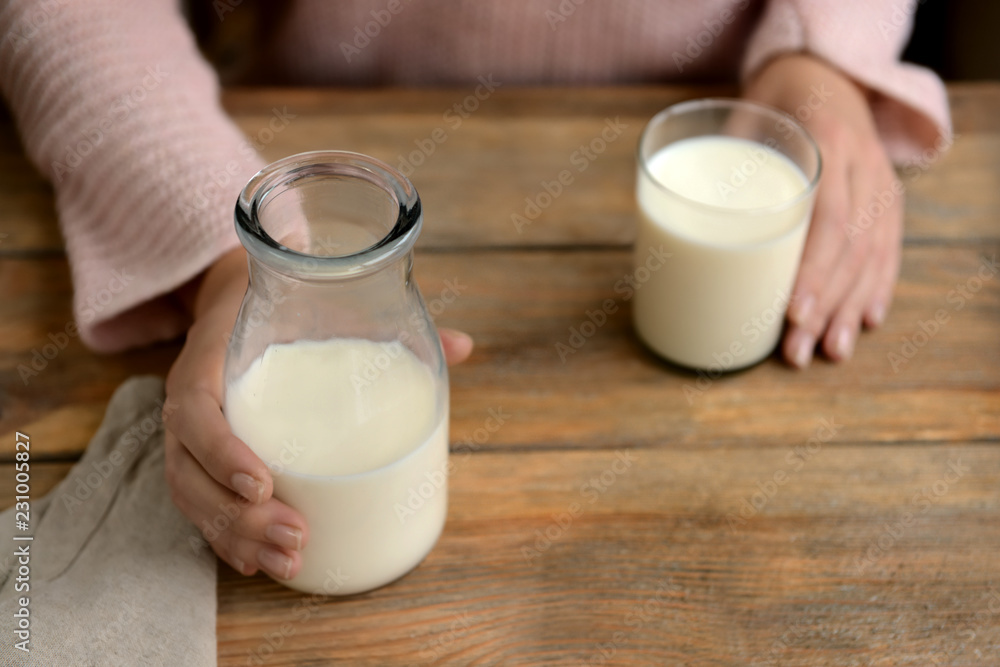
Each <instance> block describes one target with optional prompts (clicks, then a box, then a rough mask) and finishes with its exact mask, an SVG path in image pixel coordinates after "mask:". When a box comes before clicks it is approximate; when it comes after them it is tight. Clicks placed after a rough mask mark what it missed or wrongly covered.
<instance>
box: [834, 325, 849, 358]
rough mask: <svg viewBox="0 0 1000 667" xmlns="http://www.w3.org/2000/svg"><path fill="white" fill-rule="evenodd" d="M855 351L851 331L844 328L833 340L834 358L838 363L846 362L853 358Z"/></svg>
mask: <svg viewBox="0 0 1000 667" xmlns="http://www.w3.org/2000/svg"><path fill="white" fill-rule="evenodd" d="M853 351H854V341H853V339H852V337H851V331H850V329H848V328H847V327H843V328H841V329H840V331H838V332H837V335H836V337H835V338H834V339H833V356H834V357H836V359H837V360H838V361H846V360H847V359H850V358H851V352H853Z"/></svg>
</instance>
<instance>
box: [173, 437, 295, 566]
mask: <svg viewBox="0 0 1000 667" xmlns="http://www.w3.org/2000/svg"><path fill="white" fill-rule="evenodd" d="M175 456H176V461H175V462H174V464H173V466H172V468H173V474H174V475H176V478H177V479H179V480H183V482H184V484H183V490H182V491H181V492H180V493H179V494H178V495H181V496H183V500H182V502H185V503H186V504H187V505H188V506H189V507H191V508H193V510H192V514H196V515H197V517H196V522H195V523H196V525H197V526H198V527H199V528H200V529H201V530H202V532H203V533H204V532H208V531H209V530H210V529H211V530H214V531H215V532H219V533H222V532H225V531H230V530H231V531H234V532H235V533H236V534H237V535H240V536H241V537H244V538H247V539H251V540H257V541H259V542H269V543H271V544H272V545H274V546H279V547H283V548H285V549H288V550H289V551H300V550H302V548H303V547H304V546H305V545H306V543H307V542H308V539H309V533H308V524H307V523H306V521H305V519H304V518H303V517H302V515H301V514H299V513H298V512H297V511H295V510H294V509H293V508H291V507H289V506H288V505H286V504H285V503H283V502H281V501H280V500H278V499H277V498H271V499H270V500H268V501H267V502H265V503H263V504H260V505H254V504H251V503H250V502H249V501H247V500H246V499H245V498H243V497H242V496H238V495H236V494H234V493H233V492H232V491H230V490H229V489H227V488H226V487H224V486H222V485H220V484H219V483H218V482H216V481H215V480H214V479H212V478H211V477H209V476H208V474H207V473H206V472H205V471H204V470H203V469H202V468H201V466H200V465H198V462H197V461H196V460H195V459H194V457H193V456H191V454H190V453H189V452H188V451H187V450H186V449H184V448H183V447H182V448H181V451H179V452H177V453H176V455H175Z"/></svg>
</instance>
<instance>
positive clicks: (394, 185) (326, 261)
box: [236, 151, 423, 279]
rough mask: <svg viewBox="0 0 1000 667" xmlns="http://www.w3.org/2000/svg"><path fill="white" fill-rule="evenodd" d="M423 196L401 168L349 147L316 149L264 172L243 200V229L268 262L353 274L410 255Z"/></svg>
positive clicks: (239, 209)
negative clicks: (346, 149) (347, 149)
mask: <svg viewBox="0 0 1000 667" xmlns="http://www.w3.org/2000/svg"><path fill="white" fill-rule="evenodd" d="M422 222H423V216H422V210H421V204H420V197H419V196H418V194H417V191H416V188H414V187H413V184H412V183H410V181H409V180H408V179H407V178H406V177H405V176H404V175H403V174H401V173H400V172H398V171H396V170H395V169H393V168H392V167H390V166H389V165H387V164H385V163H383V162H381V161H380V160H376V159H375V158H372V157H369V156H367V155H362V154H360V153H352V152H348V151H313V152H309V153H300V154H298V155H292V156H290V157H286V158H283V159H281V160H278V161H277V162H273V163H271V164H269V165H268V166H266V167H264V168H263V169H261V170H260V171H259V172H257V174H256V175H254V176H253V178H251V179H250V181H249V182H248V183H247V184H246V186H245V187H244V188H243V190H242V192H241V193H240V196H239V199H238V200H237V202H236V233H237V236H238V237H239V239H240V242H241V243H242V244H243V246H244V247H245V248H246V250H247V252H248V253H249V254H250V255H251V256H252V257H254V258H255V259H257V260H259V261H260V262H261V263H262V264H264V265H265V266H267V267H268V268H270V269H273V270H274V271H277V272H279V273H282V274H286V275H290V276H294V277H297V278H300V279H309V278H313V279H325V278H347V277H355V276H361V275H365V274H368V273H372V272H374V271H377V270H378V269H380V268H382V267H384V266H385V265H387V264H389V263H391V262H394V261H395V260H397V259H399V258H400V257H403V256H405V255H406V254H407V253H409V251H410V250H411V249H412V247H413V244H414V243H415V242H416V239H417V236H418V235H419V234H420V228H421V226H422Z"/></svg>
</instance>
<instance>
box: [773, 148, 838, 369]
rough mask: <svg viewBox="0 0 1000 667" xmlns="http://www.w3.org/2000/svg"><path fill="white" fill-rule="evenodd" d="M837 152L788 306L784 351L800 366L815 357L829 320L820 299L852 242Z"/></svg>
mask: <svg viewBox="0 0 1000 667" xmlns="http://www.w3.org/2000/svg"><path fill="white" fill-rule="evenodd" d="M834 153H835V151H833V150H831V151H828V152H827V153H825V154H827V155H831V157H830V159H829V160H828V163H829V164H828V165H827V169H826V171H825V173H824V174H823V177H822V178H823V182H822V183H821V184H820V188H819V190H818V191H817V194H816V206H815V210H814V211H813V217H812V221H811V223H810V227H809V234H808V236H807V237H806V243H805V248H804V249H803V251H802V262H801V264H800V266H799V273H798V276H796V279H795V287H794V288H793V291H792V300H791V304H790V305H789V308H788V321H789V328H788V332H787V334H786V336H785V341H784V344H783V352H784V356H785V358H786V359H787V360H788V361H789V363H791V364H792V365H794V366H797V367H799V368H805V367H806V366H808V365H809V362H810V361H811V359H812V356H813V350H814V349H815V347H816V340H817V339H818V337H819V335H820V333H821V332H822V328H823V326H824V325H825V323H826V319H825V315H824V314H823V313H821V310H820V305H821V299H828V298H829V297H828V296H825V290H826V288H827V287H828V282H829V280H830V275H831V274H832V273H833V271H834V269H835V267H836V265H837V264H838V262H839V261H840V259H841V256H842V255H843V253H844V252H845V250H846V246H847V245H849V243H848V240H847V237H846V235H845V234H844V229H843V228H844V221H845V220H846V219H847V215H848V211H849V210H850V209H849V206H850V203H849V194H848V192H849V188H848V180H847V170H846V168H845V167H844V166H843V165H842V163H840V162H839V161H838V160H837V159H836V157H835V155H834Z"/></svg>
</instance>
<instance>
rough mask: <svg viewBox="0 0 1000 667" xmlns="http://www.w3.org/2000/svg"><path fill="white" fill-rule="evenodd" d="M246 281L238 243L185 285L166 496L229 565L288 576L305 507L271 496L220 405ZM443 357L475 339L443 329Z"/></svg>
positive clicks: (171, 392)
mask: <svg viewBox="0 0 1000 667" xmlns="http://www.w3.org/2000/svg"><path fill="white" fill-rule="evenodd" d="M246 287H247V259H246V254H245V252H244V251H243V249H242V248H240V249H237V250H234V251H232V252H230V253H228V254H227V255H225V256H223V257H222V258H220V259H219V260H218V261H217V262H216V263H215V264H214V265H213V266H212V267H210V268H209V269H208V271H207V272H206V273H205V275H204V278H203V279H202V280H201V281H200V282H196V283H193V284H191V285H189V286H186V287H185V288H182V290H181V294H180V296H181V297H182V300H183V298H184V295H185V293H186V294H191V295H192V296H193V298H191V299H189V300H190V301H193V303H192V304H190V306H191V310H192V311H193V316H194V324H193V325H192V326H191V328H190V330H189V331H188V334H187V340H186V342H185V344H184V349H183V350H181V354H180V356H179V357H178V358H177V361H176V362H175V363H174V365H173V367H172V368H171V369H170V373H169V374H168V375H167V399H166V402H165V404H164V408H163V419H164V424H165V426H166V442H165V446H166V475H167V482H168V483H169V485H170V489H171V497H172V499H173V501H174V503H175V504H176V505H177V507H178V508H180V510H181V512H183V513H184V515H185V516H186V517H187V518H188V519H190V520H191V521H192V522H193V523H194V524H195V525H196V526H197V527H198V528H199V529H200V530H201V531H202V534H203V535H204V536H205V538H206V539H208V541H209V543H210V544H211V545H212V549H213V550H214V551H215V553H217V554H218V555H219V557H220V558H222V560H224V561H226V562H227V563H229V564H230V565H231V566H232V567H233V569H235V570H236V571H237V572H241V573H243V574H247V575H249V574H254V573H255V572H257V570H258V569H261V570H264V571H265V572H267V573H268V574H270V575H271V576H273V577H277V578H279V579H290V578H292V577H294V576H295V575H296V573H298V570H299V568H300V567H301V557H300V551H301V549H302V547H303V546H305V544H306V542H307V541H308V539H309V527H308V526H307V525H306V522H305V520H304V519H303V518H302V515H301V514H299V513H298V512H297V511H295V510H294V509H292V508H291V507H289V506H288V505H285V504H284V503H282V502H281V501H279V500H277V499H276V498H274V497H272V495H271V493H272V491H273V485H272V481H271V475H270V472H269V471H268V468H267V466H266V465H265V464H264V462H263V461H261V460H260V459H259V458H257V456H256V455H255V454H254V453H253V451H251V450H250V448H249V447H247V445H246V444H244V443H243V442H242V441H241V440H239V439H238V438H237V437H236V436H234V435H233V434H232V432H231V431H230V429H229V423H228V422H227V421H226V419H225V417H224V416H223V414H222V390H223V387H222V372H223V364H224V363H225V358H226V346H227V341H228V337H229V335H230V333H231V332H232V329H233V325H234V323H235V321H236V315H237V313H238V312H239V308H240V303H241V302H242V300H243V293H244V292H245V291H246ZM441 342H442V344H443V346H444V351H445V357H446V359H447V360H448V363H451V364H453V363H458V362H460V361H462V360H464V359H465V358H466V357H468V356H469V354H470V352H471V351H472V340H471V339H470V338H469V337H468V336H466V335H465V334H462V333H459V332H457V331H449V330H442V331H441Z"/></svg>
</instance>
